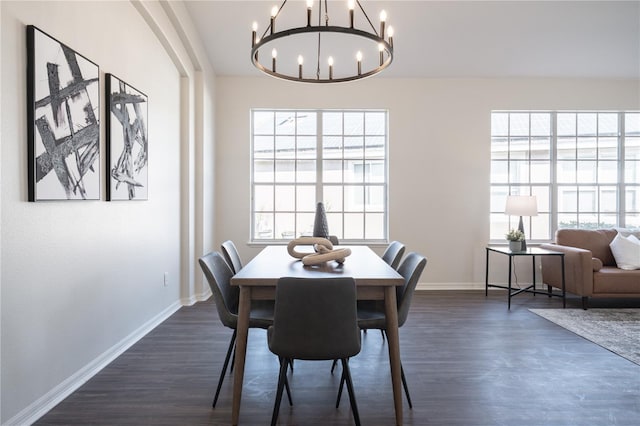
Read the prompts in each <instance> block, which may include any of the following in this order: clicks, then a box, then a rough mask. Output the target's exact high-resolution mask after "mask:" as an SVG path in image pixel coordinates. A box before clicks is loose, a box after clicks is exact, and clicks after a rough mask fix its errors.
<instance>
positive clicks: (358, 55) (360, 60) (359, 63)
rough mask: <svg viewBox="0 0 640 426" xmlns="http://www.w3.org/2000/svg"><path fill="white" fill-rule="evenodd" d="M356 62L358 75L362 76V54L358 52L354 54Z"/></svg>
mask: <svg viewBox="0 0 640 426" xmlns="http://www.w3.org/2000/svg"><path fill="white" fill-rule="evenodd" d="M356 60H357V61H358V75H360V74H362V52H361V51H359V50H358V53H356Z"/></svg>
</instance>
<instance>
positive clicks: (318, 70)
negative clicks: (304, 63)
mask: <svg viewBox="0 0 640 426" xmlns="http://www.w3.org/2000/svg"><path fill="white" fill-rule="evenodd" d="M320 34H321V33H320V32H318V62H317V64H318V67H317V68H316V78H318V79H320Z"/></svg>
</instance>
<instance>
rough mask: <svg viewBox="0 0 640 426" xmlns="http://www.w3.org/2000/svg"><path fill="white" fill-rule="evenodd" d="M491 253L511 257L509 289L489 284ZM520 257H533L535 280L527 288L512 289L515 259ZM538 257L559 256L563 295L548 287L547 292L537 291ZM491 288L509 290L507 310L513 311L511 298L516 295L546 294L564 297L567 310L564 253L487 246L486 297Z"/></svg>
mask: <svg viewBox="0 0 640 426" xmlns="http://www.w3.org/2000/svg"><path fill="white" fill-rule="evenodd" d="M491 252H494V253H498V254H502V255H504V256H508V257H509V284H508V286H507V287H505V286H504V285H498V284H490V283H489V254H490V253H491ZM520 256H529V257H531V265H532V272H533V280H532V281H533V283H532V284H531V285H528V286H527V287H525V288H518V289H513V288H512V287H511V275H512V267H513V266H512V265H513V258H514V257H520ZM536 256H558V258H559V260H560V265H561V267H562V293H561V294H557V293H554V292H553V291H552V288H551V286H548V288H547V291H546V292H545V291H539V290H536ZM489 287H497V288H504V289H507V290H508V291H509V292H508V295H507V300H508V302H507V309H511V298H512V297H513V296H515V295H518V294H520V293H533V294H546V295H547V296H549V297H551V296H557V297H562V307H563V308H566V306H567V300H566V289H565V274H564V253H562V252H559V251H552V250H546V249H541V248H539V247H528V248H527V249H526V250H522V251H511V250H509V247H502V246H487V263H486V268H485V289H484V294H485V296H487V295H488V294H489Z"/></svg>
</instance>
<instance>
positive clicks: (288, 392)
mask: <svg viewBox="0 0 640 426" xmlns="http://www.w3.org/2000/svg"><path fill="white" fill-rule="evenodd" d="M287 361H288V362H289V365H291V363H292V362H293V360H292V359H290V360H287ZM285 371H286V369H285ZM284 388H285V390H286V391H287V399H289V405H290V406H292V405H293V401H292V400H291V389H290V388H289V379H288V378H287V375H286V374H285V375H284Z"/></svg>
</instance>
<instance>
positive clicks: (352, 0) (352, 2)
mask: <svg viewBox="0 0 640 426" xmlns="http://www.w3.org/2000/svg"><path fill="white" fill-rule="evenodd" d="M347 7H348V8H349V26H350V27H351V28H353V9H355V7H356V2H355V0H349V1H348V2H347Z"/></svg>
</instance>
